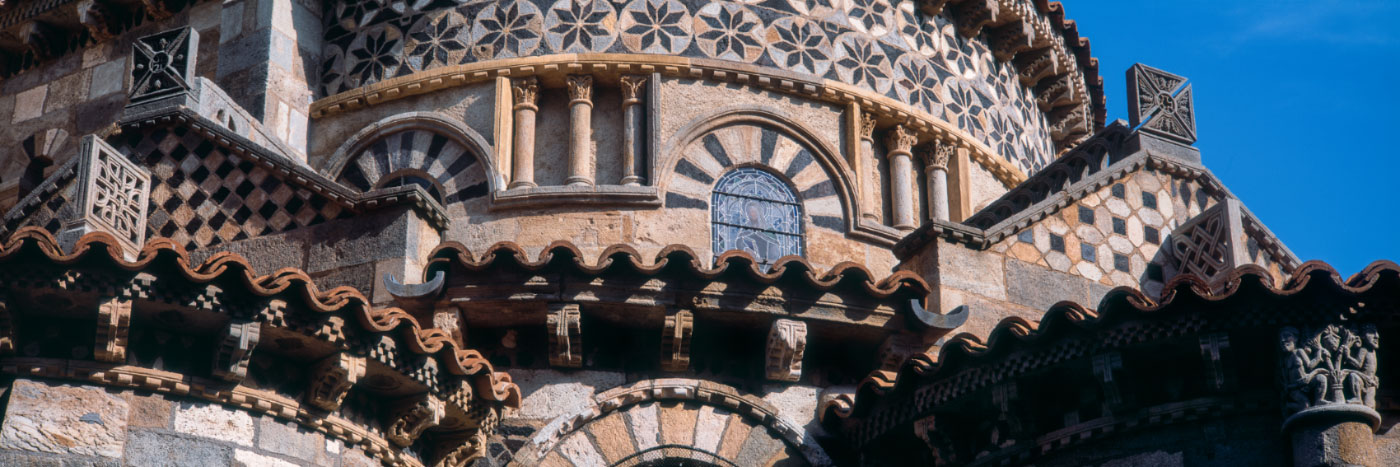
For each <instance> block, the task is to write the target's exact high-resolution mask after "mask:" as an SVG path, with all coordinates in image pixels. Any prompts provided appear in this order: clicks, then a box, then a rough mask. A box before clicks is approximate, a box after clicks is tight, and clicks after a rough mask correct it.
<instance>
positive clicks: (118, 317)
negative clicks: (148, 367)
mask: <svg viewBox="0 0 1400 467" xmlns="http://www.w3.org/2000/svg"><path fill="white" fill-rule="evenodd" d="M130 330H131V300H129V299H125V298H120V297H113V298H107V299H104V300H102V301H100V302H99V303H98V305H97V339H96V343H95V344H96V345H94V346H93V357H95V358H96V359H97V360H98V361H103V362H108V363H122V362H125V361H126V340H127V339H126V337H127V332H128V331H130Z"/></svg>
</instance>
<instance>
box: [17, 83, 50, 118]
mask: <svg viewBox="0 0 1400 467" xmlns="http://www.w3.org/2000/svg"><path fill="white" fill-rule="evenodd" d="M48 93H49V86H48V85H47V84H41V85H38V86H35V87H32V88H29V89H26V90H24V91H21V92H20V93H19V94H18V95H16V96H15V114H14V118H13V119H11V120H10V123H19V122H23V121H25V120H29V119H32V118H36V117H38V116H40V115H43V114H44V98H45V97H48Z"/></svg>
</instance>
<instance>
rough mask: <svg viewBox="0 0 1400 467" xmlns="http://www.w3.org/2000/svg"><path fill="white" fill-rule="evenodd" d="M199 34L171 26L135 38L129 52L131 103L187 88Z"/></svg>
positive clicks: (188, 87)
mask: <svg viewBox="0 0 1400 467" xmlns="http://www.w3.org/2000/svg"><path fill="white" fill-rule="evenodd" d="M198 45H199V33H198V32H195V30H194V29H191V28H181V29H174V30H170V31H165V32H162V33H159V34H153V35H150V36H146V37H142V38H140V39H137V40H136V43H135V44H134V45H133V46H132V53H131V62H132V63H131V83H132V84H131V94H130V98H131V99H130V100H131V102H130V103H131V104H137V103H141V102H148V101H152V100H155V99H159V98H162V97H165V96H169V95H171V94H176V93H180V92H184V91H189V90H190V89H191V88H192V86H193V84H192V83H193V82H194V63H195V51H196V47H198Z"/></svg>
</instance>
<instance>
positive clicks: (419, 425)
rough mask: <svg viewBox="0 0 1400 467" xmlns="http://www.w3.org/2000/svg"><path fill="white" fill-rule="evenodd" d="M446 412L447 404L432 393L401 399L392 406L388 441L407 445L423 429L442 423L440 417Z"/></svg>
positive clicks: (403, 445) (420, 433) (421, 432)
mask: <svg viewBox="0 0 1400 467" xmlns="http://www.w3.org/2000/svg"><path fill="white" fill-rule="evenodd" d="M446 414H447V406H446V405H445V404H443V403H442V401H441V400H439V399H438V398H436V397H433V395H432V394H423V395H421V396H418V397H412V398H409V399H405V400H401V401H399V402H398V403H396V404H394V407H393V419H392V420H393V422H391V423H390V424H389V441H393V442H394V444H397V445H399V446H402V447H408V446H409V445H412V444H413V442H414V441H415V440H417V439H418V436H419V435H422V434H423V430H427V429H429V428H432V427H434V426H437V425H438V424H439V423H442V417H443V416H444V415H446Z"/></svg>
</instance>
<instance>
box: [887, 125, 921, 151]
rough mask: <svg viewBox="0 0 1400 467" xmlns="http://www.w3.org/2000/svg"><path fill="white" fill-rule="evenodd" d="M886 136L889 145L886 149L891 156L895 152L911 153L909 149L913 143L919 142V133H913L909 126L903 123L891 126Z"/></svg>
mask: <svg viewBox="0 0 1400 467" xmlns="http://www.w3.org/2000/svg"><path fill="white" fill-rule="evenodd" d="M887 138H888V142H887V143H886V144H887V145H888V146H889V147H888V148H886V149H887V152H888V153H889V155H891V156H893V155H897V154H903V155H908V154H912V153H911V152H910V151H912V150H913V149H914V144H915V143H918V142H919V135H917V134H914V132H913V131H911V130H910V129H909V127H907V126H904V125H898V126H895V127H894V128H891V129H890V133H889V136H887Z"/></svg>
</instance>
